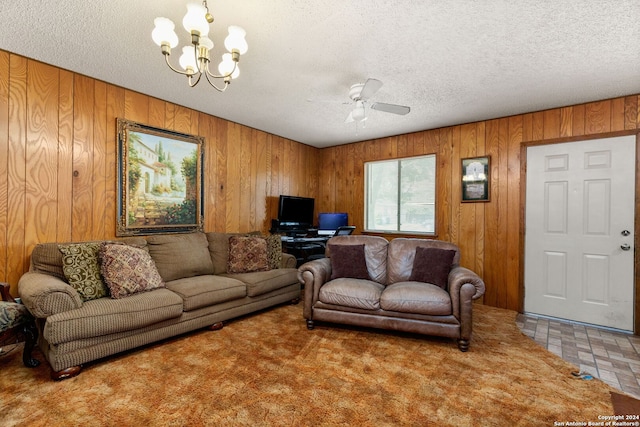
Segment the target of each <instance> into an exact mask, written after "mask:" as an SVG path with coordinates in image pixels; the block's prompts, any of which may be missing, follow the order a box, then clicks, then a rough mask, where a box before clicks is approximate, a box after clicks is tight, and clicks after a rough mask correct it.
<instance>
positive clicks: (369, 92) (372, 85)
mask: <svg viewBox="0 0 640 427" xmlns="http://www.w3.org/2000/svg"><path fill="white" fill-rule="evenodd" d="M381 87H382V82H381V81H380V80H376V79H367V81H366V83H365V84H364V87H363V88H362V91H361V92H360V99H362V100H363V101H365V100H367V99H369V98H371V97H372V96H373V95H374V94H375V93H376V92H377V91H379V90H380V88H381Z"/></svg>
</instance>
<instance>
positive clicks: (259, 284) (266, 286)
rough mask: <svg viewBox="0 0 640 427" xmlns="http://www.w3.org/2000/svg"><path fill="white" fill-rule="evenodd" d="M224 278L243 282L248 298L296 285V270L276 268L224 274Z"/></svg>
mask: <svg viewBox="0 0 640 427" xmlns="http://www.w3.org/2000/svg"><path fill="white" fill-rule="evenodd" d="M224 276H226V277H232V278H234V279H238V280H240V281H242V282H244V283H245V284H246V285H247V295H248V296H250V297H255V296H258V295H262V294H266V293H267V292H271V291H275V290H276V289H282V288H284V287H286V286H289V285H293V284H296V283H298V270H297V269H296V268H278V269H275V270H268V271H256V272H253V273H238V274H225V275H224Z"/></svg>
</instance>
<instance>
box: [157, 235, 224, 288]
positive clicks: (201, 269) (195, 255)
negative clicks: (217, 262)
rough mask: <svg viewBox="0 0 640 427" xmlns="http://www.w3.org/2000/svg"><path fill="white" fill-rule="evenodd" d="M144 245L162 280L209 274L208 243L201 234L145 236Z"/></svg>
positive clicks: (210, 265) (210, 268) (211, 272)
mask: <svg viewBox="0 0 640 427" xmlns="http://www.w3.org/2000/svg"><path fill="white" fill-rule="evenodd" d="M147 247H148V248H149V254H150V255H151V258H153V261H154V262H155V263H156V267H157V268H158V272H159V273H160V276H161V277H162V280H164V281H165V282H170V281H172V280H176V279H183V278H185V277H193V276H202V275H206V274H213V263H212V262H211V256H210V255H209V242H208V241H207V238H206V236H205V235H204V233H199V232H196V233H188V234H167V235H155V236H149V237H147Z"/></svg>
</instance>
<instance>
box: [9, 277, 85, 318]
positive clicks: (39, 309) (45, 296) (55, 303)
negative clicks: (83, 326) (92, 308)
mask: <svg viewBox="0 0 640 427" xmlns="http://www.w3.org/2000/svg"><path fill="white" fill-rule="evenodd" d="M18 293H19V294H20V298H21V299H22V303H23V304H24V305H25V306H26V307H27V309H28V310H29V312H31V314H32V315H33V316H34V317H37V318H46V317H49V316H51V315H52V314H56V313H62V312H64V311H69V310H74V309H76V308H80V307H82V299H81V298H80V294H78V292H77V291H76V290H75V289H74V288H73V287H71V286H69V284H67V283H65V282H64V281H63V280H61V279H59V278H57V277H54V276H50V275H48V274H43V273H35V272H27V273H25V274H23V275H22V277H21V278H20V281H19V282H18Z"/></svg>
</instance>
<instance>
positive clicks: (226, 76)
mask: <svg viewBox="0 0 640 427" xmlns="http://www.w3.org/2000/svg"><path fill="white" fill-rule="evenodd" d="M236 68H238V61H233V70H231V71H230V72H229V74H213V73H212V72H211V71H209V67H207V68H206V73H207V80H208V79H209V77H213V78H214V79H228V78H230V77H231V75H232V74H233V73H235V71H236Z"/></svg>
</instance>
